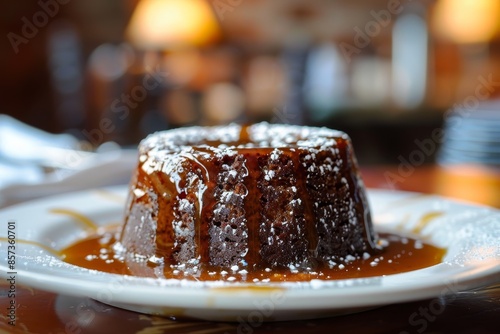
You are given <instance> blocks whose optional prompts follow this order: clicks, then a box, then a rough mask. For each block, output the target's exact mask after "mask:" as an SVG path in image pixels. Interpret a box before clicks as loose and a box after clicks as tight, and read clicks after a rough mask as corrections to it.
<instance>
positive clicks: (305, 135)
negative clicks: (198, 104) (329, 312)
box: [118, 123, 380, 276]
mask: <svg viewBox="0 0 500 334" xmlns="http://www.w3.org/2000/svg"><path fill="white" fill-rule="evenodd" d="M118 240H119V245H120V246H121V247H122V249H121V250H120V252H121V253H122V254H123V255H124V256H125V257H126V261H128V262H130V263H131V265H130V267H131V272H132V273H134V271H135V268H136V267H137V262H138V259H142V261H144V262H147V261H149V262H151V263H155V264H157V265H159V266H161V265H165V266H170V267H172V268H173V269H172V270H173V271H176V270H177V271H180V272H184V273H186V274H189V275H191V274H192V275H195V274H196V271H197V270H199V268H200V266H203V267H207V268H213V272H216V273H215V274H214V275H215V276H218V275H222V274H220V273H228V274H227V276H229V273H230V272H231V271H235V272H238V273H240V272H242V273H243V274H245V273H246V275H247V276H248V275H251V274H250V273H249V272H250V271H254V270H255V271H261V270H264V269H266V268H288V269H289V270H290V272H293V271H297V270H298V271H302V272H307V271H310V272H315V270H316V269H317V268H320V267H322V266H327V265H334V264H335V263H340V261H342V260H343V259H344V258H352V257H355V258H360V257H362V256H364V254H365V253H367V254H371V255H374V254H376V253H377V252H379V251H380V245H379V244H378V241H377V236H376V234H375V232H374V231H373V227H372V222H371V217H370V211H369V208H368V205H367V201H366V196H365V190H364V186H363V184H362V181H361V178H360V175H359V172H358V167H357V163H356V159H355V156H354V152H353V149H352V145H351V142H350V139H349V137H348V136H347V135H346V134H345V133H342V132H339V131H335V130H330V129H326V128H312V127H299V126H284V125H269V124H266V123H261V124H255V125H252V126H239V125H230V126H226V127H194V128H183V129H176V130H171V131H166V132H162V133H157V134H153V135H151V136H149V137H148V138H146V139H145V140H144V141H143V142H141V145H140V146H139V163H138V167H137V169H136V171H135V174H134V176H133V179H132V181H131V187H130V192H129V198H128V203H127V206H126V216H125V224H124V228H123V230H122V233H121V235H120V236H119V237H118ZM215 268H218V270H215ZM210 270H212V269H210ZM210 270H209V271H210ZM211 272H212V271H211ZM219 272H220V273H219ZM252 275H253V274H252Z"/></svg>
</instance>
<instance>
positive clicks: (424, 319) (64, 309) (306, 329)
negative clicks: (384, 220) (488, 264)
mask: <svg viewBox="0 0 500 334" xmlns="http://www.w3.org/2000/svg"><path fill="white" fill-rule="evenodd" d="M363 177H364V180H365V184H366V185H367V186H368V187H372V188H388V189H399V190H409V191H417V192H424V193H435V194H440V195H445V196H448V197H453V198H456V199H459V200H467V201H472V202H476V203H481V204H487V205H490V206H495V207H497V208H500V170H498V169H491V168H484V167H474V166H458V167H454V168H441V167H437V166H427V167H421V168H418V169H414V170H412V171H409V170H404V169H402V168H401V166H389V167H369V168H363ZM7 290H8V288H7V282H1V283H0V296H1V300H0V310H1V311H0V333H54V334H56V333H57V334H59V333H142V334H147V333H199V334H202V333H205V334H208V333H268V332H270V333H287V334H290V333H346V332H349V333H499V332H500V331H499V329H500V320H499V319H500V277H499V278H498V280H497V281H496V283H494V284H491V285H489V286H485V287H481V288H478V289H474V290H470V291H462V292H459V293H454V294H450V295H447V296H440V297H438V298H434V299H427V300H421V301H416V302H410V303H403V304H395V305H389V306H384V307H379V308H375V309H372V310H369V311H365V312H361V313H355V314H350V315H344V316H337V317H331V318H325V319H317V320H304V321H289V322H276V323H252V324H249V323H245V322H240V323H215V322H206V321H194V320H179V319H170V318H162V317H156V316H148V315H143V314H139V313H134V312H130V311H125V310H122V309H118V308H115V307H111V306H107V305H104V304H101V303H99V302H96V301H94V300H92V299H89V298H85V297H70V296H64V295H57V294H54V293H48V292H44V291H40V290H33V289H31V288H28V287H22V286H18V287H17V295H16V302H17V304H18V309H17V314H16V316H17V321H16V326H15V327H13V326H9V325H8V319H7V318H6V312H7V311H6V308H7V307H8V304H7V303H8V298H7ZM437 310H439V312H438V311H437Z"/></svg>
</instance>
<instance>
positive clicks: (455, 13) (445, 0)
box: [433, 0, 500, 44]
mask: <svg viewBox="0 0 500 334" xmlns="http://www.w3.org/2000/svg"><path fill="white" fill-rule="evenodd" d="M433 21H434V22H433V23H434V28H435V30H436V32H437V33H438V34H439V35H442V36H444V37H447V38H450V39H451V40H453V41H455V42H457V43H463V44H467V43H481V42H488V41H489V40H491V39H492V38H493V36H494V35H495V34H496V33H497V32H498V29H499V26H500V1H498V0H440V1H438V2H437V3H436V7H435V12H434V17H433Z"/></svg>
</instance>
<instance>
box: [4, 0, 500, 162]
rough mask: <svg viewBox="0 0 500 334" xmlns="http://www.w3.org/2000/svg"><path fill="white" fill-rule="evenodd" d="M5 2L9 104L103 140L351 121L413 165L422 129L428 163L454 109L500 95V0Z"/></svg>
mask: <svg viewBox="0 0 500 334" xmlns="http://www.w3.org/2000/svg"><path fill="white" fill-rule="evenodd" d="M2 6H3V9H2V10H1V11H0V30H1V34H2V35H3V36H6V38H2V49H1V50H0V57H1V58H0V66H1V67H2V80H1V81H0V113H1V114H6V115H10V116H12V117H14V118H16V119H18V120H20V121H22V122H24V123H27V124H29V125H31V126H34V127H36V128H40V129H42V130H44V131H47V132H50V133H69V134H71V135H73V136H75V137H76V138H78V139H79V140H83V141H86V142H88V143H90V144H91V145H92V146H93V147H98V146H100V145H101V144H102V143H104V142H107V141H114V142H116V143H118V144H120V145H123V146H125V147H127V146H130V147H133V146H134V145H136V144H137V143H138V142H139V140H140V139H142V138H143V137H144V136H146V135H147V134H148V133H151V132H153V131H157V130H163V129H170V128H175V127H180V126H187V125H193V124H200V125H212V124H224V123H228V122H255V121H261V120H266V121H269V122H275V123H290V124H307V125H318V126H327V127H331V128H336V129H340V130H343V131H346V132H347V133H348V134H349V135H350V136H351V138H352V139H353V142H354V146H355V148H356V152H357V155H358V160H359V161H360V163H361V164H362V165H387V164H400V163H401V157H406V159H410V158H411V154H412V152H414V151H415V149H418V148H419V147H420V146H418V145H419V144H418V143H416V141H420V145H421V146H422V148H421V149H420V150H421V151H422V152H424V154H422V155H421V156H422V159H423V160H425V161H424V162H425V163H426V162H434V161H435V160H436V159H437V157H436V155H438V154H440V153H439V152H440V151H439V150H438V149H437V147H438V146H439V145H440V143H441V138H442V134H441V133H438V132H439V130H440V129H447V127H448V126H450V125H449V124H448V125H447V124H446V122H447V120H449V119H452V118H453V117H450V116H457V117H464V115H465V118H471V119H472V117H471V113H470V112H471V110H475V109H481V108H482V107H481V106H483V104H484V103H486V102H487V101H493V102H488V103H490V104H488V106H489V107H488V108H486V109H491V110H494V113H496V114H498V110H500V109H499V108H497V105H496V103H495V102H494V101H495V99H496V97H497V96H498V95H500V1H497V0H435V1H430V0H428V1H427V0H424V1H409V0H408V1H405V0H400V1H399V0H364V1H362V0H357V1H350V2H347V1H340V0H312V1H300V0H293V1H290V0H273V1H262V0H252V1H248V0H207V1H204V0H108V1H98V0H86V1H81V0H40V1H17V2H8V3H4V4H2ZM483 109H484V108H483ZM450 110H451V112H450ZM457 110H458V112H457ZM460 110H462V112H460ZM491 113H493V112H491ZM489 114H490V112H488V115H489ZM487 117H489V116H487ZM455 118H456V117H455ZM487 122H488V121H487ZM496 124H497V125H498V121H497V123H496ZM498 129H499V128H497V127H494V128H492V129H491V132H492V133H493V135H492V137H491V138H493V139H494V140H497V139H498V136H496V137H494V136H495V133H496V134H498V132H499V131H500V130H498ZM436 131H438V132H436ZM464 131H465V130H464ZM464 133H465V132H464ZM470 136H474V132H472V133H471V134H470ZM491 138H490V139H491ZM426 140H427V141H426ZM429 140H431V141H432V142H433V143H434V144H435V146H436V148H432V149H431V146H432V145H431V143H430V142H429ZM490 142H491V140H490ZM499 142H500V139H498V141H497V142H495V141H494V144H495V145H496V148H497V149H498V147H499V145H498V143H499ZM422 143H424V144H422ZM425 143H427V146H425ZM462 146H463V145H462ZM474 150H475V149H474ZM495 152H496V151H495ZM495 152H494V154H493V157H494V158H495V159H498V155H495V154H500V152H496V153H495ZM452 153H453V152H452ZM451 155H453V154H451ZM457 155H458V156H462V155H463V154H456V153H455V156H457ZM490 157H491V156H490ZM453 158H454V157H453V156H450V155H446V154H445V153H443V157H442V159H443V160H446V159H448V160H450V161H451V160H453ZM415 159H416V158H415ZM424 162H422V163H424ZM494 163H495V164H497V163H498V160H494ZM419 164H420V160H419Z"/></svg>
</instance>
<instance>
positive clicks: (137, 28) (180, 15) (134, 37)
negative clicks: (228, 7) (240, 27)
mask: <svg viewBox="0 0 500 334" xmlns="http://www.w3.org/2000/svg"><path fill="white" fill-rule="evenodd" d="M126 36H127V38H128V40H129V41H130V42H131V43H132V44H133V45H134V46H136V47H138V48H140V49H147V50H164V49H172V48H182V47H189V46H202V45H207V44H211V43H213V42H215V41H216V40H218V39H219V37H220V27H219V24H218V21H217V18H216V17H215V14H214V12H213V10H212V7H211V6H210V4H209V3H208V2H207V1H205V0H141V1H140V2H139V3H138V5H137V7H136V9H135V11H134V13H133V15H132V18H131V20H130V22H129V25H128V27H127V31H126Z"/></svg>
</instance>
